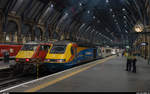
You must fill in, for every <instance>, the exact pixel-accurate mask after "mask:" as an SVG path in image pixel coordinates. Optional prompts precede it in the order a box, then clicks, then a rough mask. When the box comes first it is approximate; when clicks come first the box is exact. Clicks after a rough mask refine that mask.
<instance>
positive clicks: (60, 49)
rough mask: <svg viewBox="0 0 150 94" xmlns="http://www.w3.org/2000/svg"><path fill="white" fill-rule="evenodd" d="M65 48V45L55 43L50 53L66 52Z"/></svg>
mask: <svg viewBox="0 0 150 94" xmlns="http://www.w3.org/2000/svg"><path fill="white" fill-rule="evenodd" d="M65 49H66V46H65V45H54V46H53V47H52V49H51V51H50V53H55V54H63V53H64V52H65Z"/></svg>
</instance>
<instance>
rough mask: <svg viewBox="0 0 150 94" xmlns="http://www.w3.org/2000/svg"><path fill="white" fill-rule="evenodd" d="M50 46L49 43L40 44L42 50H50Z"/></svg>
mask: <svg viewBox="0 0 150 94" xmlns="http://www.w3.org/2000/svg"><path fill="white" fill-rule="evenodd" d="M49 48H50V46H49V45H40V50H48V49H49Z"/></svg>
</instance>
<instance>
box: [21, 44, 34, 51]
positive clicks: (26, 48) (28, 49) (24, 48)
mask: <svg viewBox="0 0 150 94" xmlns="http://www.w3.org/2000/svg"><path fill="white" fill-rule="evenodd" d="M36 48H37V45H34V44H25V45H24V46H23V47H22V48H21V50H25V51H33V50H36Z"/></svg>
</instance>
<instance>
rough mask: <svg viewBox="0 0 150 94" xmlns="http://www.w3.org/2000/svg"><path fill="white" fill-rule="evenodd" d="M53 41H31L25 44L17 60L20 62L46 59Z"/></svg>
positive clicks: (38, 61)
mask: <svg viewBox="0 0 150 94" xmlns="http://www.w3.org/2000/svg"><path fill="white" fill-rule="evenodd" d="M50 47H51V43H36V42H30V43H26V44H24V45H23V47H22V48H21V49H20V51H19V52H18V54H17V55H16V62H19V63H27V62H28V63H29V62H30V63H40V62H42V61H44V59H45V56H46V54H47V52H48V49H49V48H50Z"/></svg>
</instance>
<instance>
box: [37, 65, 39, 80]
mask: <svg viewBox="0 0 150 94" xmlns="http://www.w3.org/2000/svg"><path fill="white" fill-rule="evenodd" d="M38 78H39V64H36V79H38Z"/></svg>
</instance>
